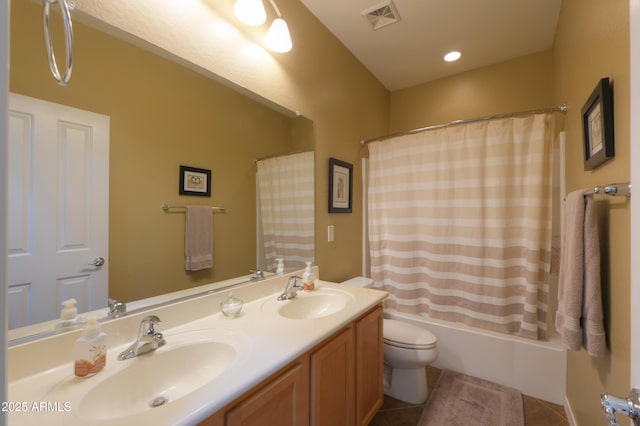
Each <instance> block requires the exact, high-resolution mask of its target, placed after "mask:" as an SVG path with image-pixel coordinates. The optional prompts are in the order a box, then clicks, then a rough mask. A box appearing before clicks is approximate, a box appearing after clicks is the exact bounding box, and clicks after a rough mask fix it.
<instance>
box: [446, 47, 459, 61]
mask: <svg viewBox="0 0 640 426" xmlns="http://www.w3.org/2000/svg"><path fill="white" fill-rule="evenodd" d="M461 56H462V53H460V52H458V51H456V50H453V51H451V52H449V53H447V54H446V55H444V60H445V61H447V62H454V61H457V60H458V59H460V57H461Z"/></svg>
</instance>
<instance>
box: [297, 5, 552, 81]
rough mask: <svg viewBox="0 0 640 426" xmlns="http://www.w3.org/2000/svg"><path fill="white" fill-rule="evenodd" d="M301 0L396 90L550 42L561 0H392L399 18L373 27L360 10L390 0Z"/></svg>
mask: <svg viewBox="0 0 640 426" xmlns="http://www.w3.org/2000/svg"><path fill="white" fill-rule="evenodd" d="M301 1H302V3H303V4H304V5H305V6H306V7H307V8H308V9H309V10H310V11H311V13H313V14H314V15H315V16H316V17H317V18H318V19H319V20H320V22H322V23H323V24H324V25H325V26H326V27H327V28H328V29H329V30H330V31H331V32H332V33H333V34H334V35H335V36H336V37H337V38H338V39H340V40H341V41H342V43H343V44H344V45H345V46H346V47H347V48H348V49H349V50H350V51H351V52H352V53H353V54H354V55H355V56H356V58H358V59H359V60H360V62H362V63H363V64H364V66H365V67H367V68H368V69H369V71H371V73H373V75H375V76H376V77H377V78H378V80H380V82H382V84H384V86H385V87H386V88H387V89H389V90H391V91H394V90H398V89H403V88H406V87H410V86H414V85H416V84H420V83H424V82H427V81H431V80H435V79H438V78H442V77H446V76H449V75H453V74H458V73H461V72H463V71H467V70H471V69H474V68H478V67H482V66H486V65H490V64H494V63H498V62H502V61H505V60H508V59H512V58H516V57H519V56H523V55H527V54H530V53H534V52H539V51H541V50H545V49H549V48H551V47H552V44H553V38H554V35H555V30H556V25H557V22H558V15H559V14H560V5H561V1H562V0H393V3H394V4H395V6H396V9H397V11H398V14H399V15H400V18H401V19H400V21H399V22H397V23H394V24H391V25H387V26H385V27H382V28H380V29H378V30H375V31H374V30H373V29H372V28H371V25H370V24H369V22H368V20H367V19H366V18H365V17H364V16H363V15H362V13H361V12H362V11H364V10H367V9H370V8H372V7H374V6H378V5H381V4H383V3H386V2H387V1H385V0H301ZM285 18H286V15H285ZM294 44H295V36H294ZM450 50H460V51H461V52H462V54H463V56H462V59H460V60H459V61H457V62H454V63H446V62H444V61H443V60H442V57H443V56H444V54H445V53H447V52H448V51H450Z"/></svg>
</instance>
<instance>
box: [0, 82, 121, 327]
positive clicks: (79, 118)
mask: <svg viewBox="0 0 640 426" xmlns="http://www.w3.org/2000/svg"><path fill="white" fill-rule="evenodd" d="M8 147H9V148H8V158H9V160H8V176H9V185H8V190H9V206H8V222H9V223H8V225H9V226H8V228H9V229H8V244H7V246H8V266H7V273H8V292H9V293H8V300H9V327H10V328H15V327H21V326H25V325H29V324H33V323H36V322H41V321H48V320H52V319H55V318H57V317H58V314H59V312H60V306H61V304H62V301H64V300H66V299H69V298H72V297H73V298H75V299H76V300H77V301H78V311H79V312H86V311H89V310H94V309H98V308H101V307H104V306H106V304H107V298H108V296H107V293H108V288H107V287H108V269H107V265H108V262H107V263H104V262H102V264H100V262H98V263H96V262H94V260H95V259H96V258H100V257H105V258H108V250H109V248H108V205H109V201H108V200H109V117H107V116H104V115H100V114H95V113H92V112H88V111H83V110H79V109H76V108H70V107H67V106H63V105H58V104H54V103H51V102H45V101H41V100H38V99H34V98H29V97H26V96H21V95H16V94H11V95H10V98H9V141H8ZM52 160H53V161H52Z"/></svg>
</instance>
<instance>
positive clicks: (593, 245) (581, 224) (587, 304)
mask: <svg viewBox="0 0 640 426" xmlns="http://www.w3.org/2000/svg"><path fill="white" fill-rule="evenodd" d="M584 191H585V190H578V191H574V192H572V193H570V194H569V195H567V198H566V203H565V218H564V219H565V220H564V228H563V231H562V249H561V255H560V256H561V257H560V276H559V288H558V312H557V313H556V330H557V331H558V333H560V336H561V338H562V342H563V343H564V345H565V346H566V347H567V348H569V349H572V350H579V349H580V348H582V347H584V348H585V349H586V350H587V352H588V353H589V354H590V355H591V356H602V355H604V354H605V353H606V339H605V332H604V326H603V315H602V297H601V288H600V247H599V238H598V224H597V218H596V211H595V210H596V209H595V201H594V200H593V197H592V196H588V197H585V196H584V195H583V194H584Z"/></svg>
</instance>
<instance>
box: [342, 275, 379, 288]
mask: <svg viewBox="0 0 640 426" xmlns="http://www.w3.org/2000/svg"><path fill="white" fill-rule="evenodd" d="M342 284H346V285H352V286H355V287H364V288H373V280H372V279H371V278H367V277H354V278H351V279H349V280H346V281H342Z"/></svg>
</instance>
